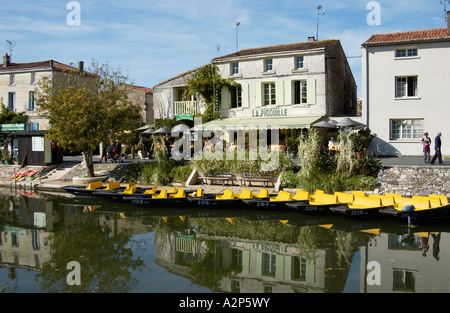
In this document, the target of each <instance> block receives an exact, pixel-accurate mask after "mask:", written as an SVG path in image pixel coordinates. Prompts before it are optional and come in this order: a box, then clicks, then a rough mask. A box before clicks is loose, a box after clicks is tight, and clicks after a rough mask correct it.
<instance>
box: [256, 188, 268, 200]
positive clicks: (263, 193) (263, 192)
mask: <svg viewBox="0 0 450 313" xmlns="http://www.w3.org/2000/svg"><path fill="white" fill-rule="evenodd" d="M254 196H255V197H256V198H268V197H269V191H268V190H267V189H265V188H261V190H260V192H259V193H257V194H255V195H254Z"/></svg>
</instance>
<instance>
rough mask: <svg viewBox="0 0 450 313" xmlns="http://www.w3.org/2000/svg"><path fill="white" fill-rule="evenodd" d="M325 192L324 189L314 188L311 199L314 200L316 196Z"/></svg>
mask: <svg viewBox="0 0 450 313" xmlns="http://www.w3.org/2000/svg"><path fill="white" fill-rule="evenodd" d="M323 194H325V191H323V190H320V189H316V191H315V192H314V194H313V195H311V196H310V197H311V199H312V200H314V199H315V198H316V197H317V196H319V195H323Z"/></svg>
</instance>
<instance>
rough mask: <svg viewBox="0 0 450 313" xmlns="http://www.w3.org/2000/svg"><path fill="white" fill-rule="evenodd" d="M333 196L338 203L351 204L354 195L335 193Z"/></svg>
mask: <svg viewBox="0 0 450 313" xmlns="http://www.w3.org/2000/svg"><path fill="white" fill-rule="evenodd" d="M334 195H335V196H337V198H338V201H339V202H340V203H352V202H353V200H355V195H354V194H351V193H346V192H335V193H334Z"/></svg>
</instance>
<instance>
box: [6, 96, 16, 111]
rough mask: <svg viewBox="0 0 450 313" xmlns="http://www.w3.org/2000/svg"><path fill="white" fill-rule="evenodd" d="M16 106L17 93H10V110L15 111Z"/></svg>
mask: <svg viewBox="0 0 450 313" xmlns="http://www.w3.org/2000/svg"><path fill="white" fill-rule="evenodd" d="M15 108H16V93H15V92H9V93H8V111H14V110H15Z"/></svg>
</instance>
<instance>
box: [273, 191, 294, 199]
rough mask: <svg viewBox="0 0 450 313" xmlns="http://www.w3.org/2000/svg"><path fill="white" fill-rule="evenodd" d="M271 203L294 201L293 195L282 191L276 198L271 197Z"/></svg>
mask: <svg viewBox="0 0 450 313" xmlns="http://www.w3.org/2000/svg"><path fill="white" fill-rule="evenodd" d="M270 201H292V194H291V193H290V192H287V191H284V190H281V191H280V192H278V195H276V196H275V197H270Z"/></svg>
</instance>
